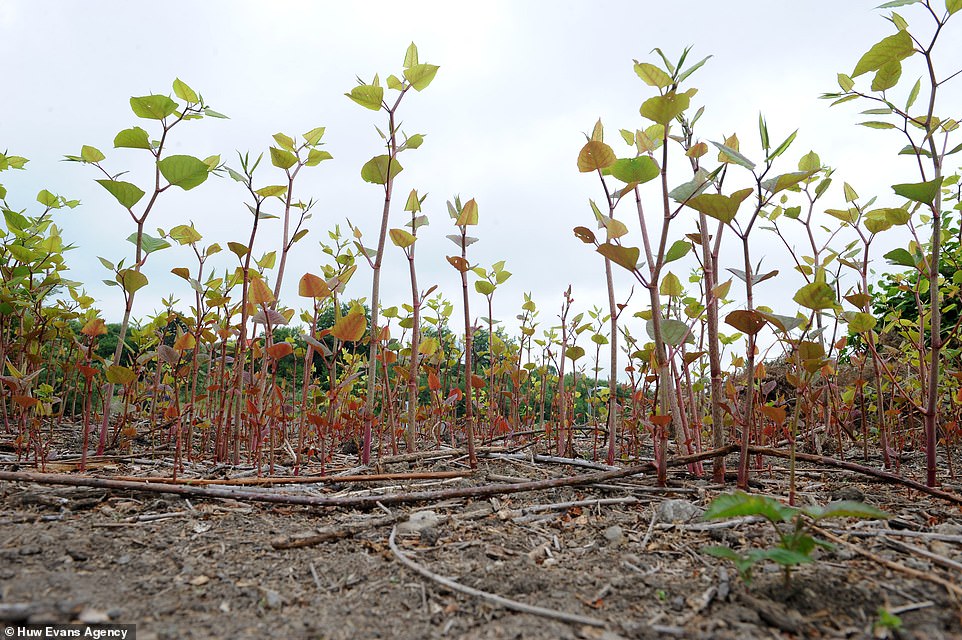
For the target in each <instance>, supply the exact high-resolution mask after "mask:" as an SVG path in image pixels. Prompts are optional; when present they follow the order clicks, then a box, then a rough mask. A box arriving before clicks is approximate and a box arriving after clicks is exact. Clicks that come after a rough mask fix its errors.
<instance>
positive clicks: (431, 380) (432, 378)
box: [428, 371, 441, 391]
mask: <svg viewBox="0 0 962 640" xmlns="http://www.w3.org/2000/svg"><path fill="white" fill-rule="evenodd" d="M428 389H430V390H431V391H440V389H441V380H440V379H439V378H438V374H436V373H434V372H433V371H428Z"/></svg>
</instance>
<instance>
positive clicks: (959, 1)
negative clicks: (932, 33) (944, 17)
mask: <svg viewBox="0 0 962 640" xmlns="http://www.w3.org/2000/svg"><path fill="white" fill-rule="evenodd" d="M960 9H962V0H945V10H946V11H948V12H949V15H951V14H953V13H956V12H958V11H959V10H960Z"/></svg>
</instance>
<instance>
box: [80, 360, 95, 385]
mask: <svg viewBox="0 0 962 640" xmlns="http://www.w3.org/2000/svg"><path fill="white" fill-rule="evenodd" d="M77 370H79V371H80V374H81V375H82V376H83V377H84V378H86V379H87V382H88V383H89V382H90V381H91V380H92V379H93V378H94V376H96V375H97V374H98V373H100V370H99V369H97V368H96V367H88V366H87V365H85V364H80V365H77Z"/></svg>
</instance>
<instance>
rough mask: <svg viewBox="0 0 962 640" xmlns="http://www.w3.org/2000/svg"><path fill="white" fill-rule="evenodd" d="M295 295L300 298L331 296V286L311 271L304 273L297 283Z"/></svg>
mask: <svg viewBox="0 0 962 640" xmlns="http://www.w3.org/2000/svg"><path fill="white" fill-rule="evenodd" d="M297 295H299V296H301V297H302V298H328V297H330V296H331V288H330V287H328V286H327V281H326V280H324V279H323V278H319V277H318V276H315V275H314V274H313V273H305V274H304V275H303V276H301V280H300V282H299V283H298V284H297Z"/></svg>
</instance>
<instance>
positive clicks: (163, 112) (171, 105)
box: [130, 95, 177, 120]
mask: <svg viewBox="0 0 962 640" xmlns="http://www.w3.org/2000/svg"><path fill="white" fill-rule="evenodd" d="M130 108H131V109H133V112H134V115H136V116H137V117H138V118H147V119H148V120H163V119H164V118H166V117H167V116H169V115H171V114H172V113H174V112H175V111H177V103H176V102H174V101H173V100H171V99H170V98H169V97H167V96H162V95H150V96H140V97H134V98H131V99H130Z"/></svg>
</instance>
